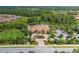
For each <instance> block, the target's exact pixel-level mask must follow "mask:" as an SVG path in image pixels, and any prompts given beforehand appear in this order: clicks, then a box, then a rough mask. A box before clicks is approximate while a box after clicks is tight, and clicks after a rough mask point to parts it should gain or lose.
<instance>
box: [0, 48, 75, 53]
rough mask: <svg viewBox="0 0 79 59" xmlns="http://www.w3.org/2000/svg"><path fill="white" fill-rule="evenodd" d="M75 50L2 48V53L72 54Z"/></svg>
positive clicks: (0, 49)
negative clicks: (62, 52)
mask: <svg viewBox="0 0 79 59" xmlns="http://www.w3.org/2000/svg"><path fill="white" fill-rule="evenodd" d="M73 49H74V48H0V53H54V52H55V51H58V52H61V51H65V52H69V53H71V52H72V51H73Z"/></svg>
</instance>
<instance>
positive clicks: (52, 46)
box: [47, 45, 79, 48]
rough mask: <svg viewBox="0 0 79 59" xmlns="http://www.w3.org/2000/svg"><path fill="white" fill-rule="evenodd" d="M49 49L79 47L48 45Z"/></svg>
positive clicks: (74, 46) (78, 46) (72, 46)
mask: <svg viewBox="0 0 79 59" xmlns="http://www.w3.org/2000/svg"><path fill="white" fill-rule="evenodd" d="M47 46H48V47H49V48H79V45H47Z"/></svg>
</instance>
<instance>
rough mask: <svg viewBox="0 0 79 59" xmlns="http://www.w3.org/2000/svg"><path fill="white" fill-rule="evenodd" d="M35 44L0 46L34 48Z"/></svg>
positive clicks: (2, 46) (5, 46) (6, 46)
mask: <svg viewBox="0 0 79 59" xmlns="http://www.w3.org/2000/svg"><path fill="white" fill-rule="evenodd" d="M34 47H36V45H0V48H34Z"/></svg>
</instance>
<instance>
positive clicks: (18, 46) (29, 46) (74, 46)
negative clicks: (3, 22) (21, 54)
mask: <svg viewBox="0 0 79 59" xmlns="http://www.w3.org/2000/svg"><path fill="white" fill-rule="evenodd" d="M36 46H37V45H0V48H35V47H36ZM46 46H48V47H49V48H79V45H46Z"/></svg>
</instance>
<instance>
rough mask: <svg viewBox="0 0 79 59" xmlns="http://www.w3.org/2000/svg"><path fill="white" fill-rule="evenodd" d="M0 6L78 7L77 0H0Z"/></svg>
mask: <svg viewBox="0 0 79 59" xmlns="http://www.w3.org/2000/svg"><path fill="white" fill-rule="evenodd" d="M0 6H79V0H0Z"/></svg>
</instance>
